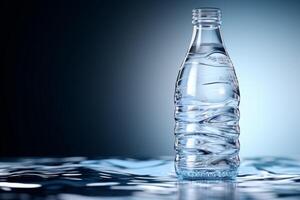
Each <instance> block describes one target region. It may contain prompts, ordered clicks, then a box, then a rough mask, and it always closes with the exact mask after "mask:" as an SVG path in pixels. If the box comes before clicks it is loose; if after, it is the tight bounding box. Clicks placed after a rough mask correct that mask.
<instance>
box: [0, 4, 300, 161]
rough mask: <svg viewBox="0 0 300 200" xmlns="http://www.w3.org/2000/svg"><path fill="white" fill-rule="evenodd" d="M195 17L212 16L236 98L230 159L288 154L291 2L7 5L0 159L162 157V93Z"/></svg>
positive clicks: (167, 148) (169, 120)
mask: <svg viewBox="0 0 300 200" xmlns="http://www.w3.org/2000/svg"><path fill="white" fill-rule="evenodd" d="M15 6H19V8H18V9H15ZM202 6H204V7H207V6H209V7H218V8H221V10H222V14H223V15H222V21H223V24H222V34H223V39H224V41H225V45H226V48H227V51H228V52H229V55H230V57H231V59H232V61H233V63H234V66H235V70H236V73H237V76H238V80H239V84H240V91H241V105H240V111H241V120H240V127H241V135H240V143H241V152H240V154H241V156H242V157H245V156H259V155H299V154H300V148H299V144H298V143H299V140H300V135H299V131H298V116H299V112H300V106H299V104H298V102H299V100H300V94H299V89H298V86H299V85H300V78H299V77H300V76H299V75H300V66H299V58H298V57H299V56H298V54H299V52H300V45H299V43H300V41H299V36H300V21H299V20H300V12H299V10H300V3H299V1H292V0H287V1H278V0H272V1H271V0H270V1H259V0H254V1H237V0H236V1H231V0H230V1H225V0H224V1H221V0H219V1H216V0H207V1H204V0H197V1H191V0H185V1H179V0H178V1H171V0H169V1H134V0H130V1H117V0H114V1H88V2H85V1H72V3H70V2H67V1H59V3H57V2H56V3H55V2H50V1H49V2H48V3H45V2H44V3H32V5H31V4H30V5H29V4H27V3H26V4H24V5H21V4H20V5H15V4H13V5H10V6H8V7H9V8H8V9H6V10H7V12H8V14H7V15H8V17H6V18H7V19H8V22H7V23H8V24H6V25H5V26H4V27H6V28H4V29H3V30H4V33H7V37H3V38H2V39H3V40H5V41H4V45H3V48H4V51H5V56H6V60H5V64H4V65H2V66H3V67H2V69H4V70H3V73H2V76H3V78H2V84H1V87H2V89H3V90H2V93H1V110H2V112H1V127H2V130H1V136H0V137H1V138H0V139H1V147H0V154H1V155H2V156H10V155H13V156H15V155H42V156H43V155H120V156H158V155H173V154H174V151H173V142H174V135H173V129H174V119H173V113H174V105H173V95H174V86H175V81H176V77H177V73H178V70H179V67H180V65H181V63H182V61H183V59H184V56H185V54H186V51H187V48H188V46H189V43H190V39H191V34H192V24H191V11H192V9H193V8H196V7H202ZM15 16H17V17H15ZM9 20H10V21H9ZM16 21H17V22H18V23H16Z"/></svg>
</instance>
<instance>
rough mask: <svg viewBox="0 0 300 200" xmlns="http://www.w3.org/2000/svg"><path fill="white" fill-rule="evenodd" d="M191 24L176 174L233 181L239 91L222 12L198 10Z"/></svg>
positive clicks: (179, 103) (180, 85)
mask: <svg viewBox="0 0 300 200" xmlns="http://www.w3.org/2000/svg"><path fill="white" fill-rule="evenodd" d="M192 22H193V35H192V41H191V45H190V48H189V51H188V53H187V55H186V58H185V60H184V62H183V64H182V66H181V68H180V71H179V74H178V77H177V82H176V90H175V107H176V109H175V122H176V123H175V150H176V157H175V170H176V173H177V175H178V177H179V178H182V179H234V178H235V177H236V175H237V168H238V166H239V162H240V161H239V148H240V147H239V133H240V129H239V108H238V107H239V101H240V93H239V86H238V81H237V78H236V74H235V71H234V67H233V65H232V62H231V60H230V58H229V56H228V53H227V51H226V50H225V47H224V45H223V42H222V38H221V34H220V24H221V11H220V10H219V9H217V8H200V9H194V10H193V21H192Z"/></svg>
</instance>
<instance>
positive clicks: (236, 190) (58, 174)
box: [0, 157, 300, 200]
mask: <svg viewBox="0 0 300 200" xmlns="http://www.w3.org/2000/svg"><path fill="white" fill-rule="evenodd" d="M0 198H1V199H7V200H8V199H9V200H11V199H21V200H22V199H24V200H25V199H31V198H32V199H48V200H53V199H60V200H71V199H72V200H77V199H83V200H90V199H108V200H111V199H114V200H116V199H117V200H118V199H129V200H131V199H133V200H135V199H152V200H153V199H158V200H159V199H180V200H181V199H182V200H196V199H197V200H199V199H247V200H248V199H300V162H299V160H298V159H291V158H283V157H260V158H249V159H244V160H242V162H241V166H240V168H239V175H238V177H237V179H236V180H235V181H179V180H177V178H176V176H175V173H174V163H173V160H172V159H171V158H168V157H164V158H157V159H129V158H128V159H125V158H105V159H103V158H102V159H100V158H99V159H93V160H91V159H87V158H84V157H72V158H39V159H30V158H26V159H25V158H22V159H15V160H6V161H1V162H0Z"/></svg>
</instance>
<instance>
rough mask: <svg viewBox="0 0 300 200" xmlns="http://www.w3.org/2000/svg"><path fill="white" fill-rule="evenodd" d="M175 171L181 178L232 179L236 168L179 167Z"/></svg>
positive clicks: (235, 174)
mask: <svg viewBox="0 0 300 200" xmlns="http://www.w3.org/2000/svg"><path fill="white" fill-rule="evenodd" d="M176 173H177V176H178V178H179V179H181V180H234V179H235V178H236V176H237V169H225V170H224V169H223V170H220V169H180V170H177V171H176Z"/></svg>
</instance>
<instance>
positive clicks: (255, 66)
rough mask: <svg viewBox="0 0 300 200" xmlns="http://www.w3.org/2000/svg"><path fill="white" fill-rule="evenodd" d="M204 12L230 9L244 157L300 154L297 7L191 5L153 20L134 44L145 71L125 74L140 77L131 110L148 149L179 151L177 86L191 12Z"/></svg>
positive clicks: (226, 24)
mask: <svg viewBox="0 0 300 200" xmlns="http://www.w3.org/2000/svg"><path fill="white" fill-rule="evenodd" d="M200 6H214V7H219V8H221V9H222V13H223V16H222V19H223V20H222V21H223V24H222V34H223V39H224V41H225V45H226V48H227V50H228V52H229V54H230V57H231V59H232V61H233V63H234V65H235V69H236V73H237V76H238V79H239V84H240V90H241V105H240V111H241V119H240V127H241V135H240V142H241V152H240V154H241V156H242V157H243V156H257V155H291V154H292V155H295V154H299V153H300V148H299V140H300V136H299V131H298V126H297V125H298V120H299V118H298V114H299V111H300V107H299V104H298V102H299V100H300V96H299V84H300V82H299V81H300V79H299V75H300V67H299V61H298V57H299V56H298V53H299V52H300V46H299V38H298V37H299V36H300V26H299V25H300V24H299V19H300V12H299V4H298V3H297V2H296V1H294V2H292V1H234V2H233V1H185V3H178V2H174V3H171V4H166V5H164V6H160V9H158V10H156V12H154V11H152V13H151V14H149V15H148V14H146V15H147V16H148V17H149V18H145V19H144V20H146V21H143V28H142V29H141V30H138V28H137V30H136V31H138V32H139V33H138V35H137V37H136V38H135V40H134V41H133V42H132V45H129V46H128V52H130V54H131V57H130V56H129V58H130V59H132V60H134V61H135V65H136V66H138V67H137V68H138V69H137V68H133V69H132V70H129V71H128V74H126V75H125V76H124V77H128V76H130V75H131V74H135V73H137V72H138V77H136V78H137V80H136V81H133V82H134V83H133V85H135V87H133V85H131V86H132V87H133V88H132V90H133V91H132V93H130V98H132V97H133V96H134V95H136V94H137V97H134V102H131V103H132V106H130V107H129V108H130V110H131V111H132V109H133V110H134V113H138V116H131V118H130V119H131V120H132V121H131V122H130V123H131V124H132V127H134V129H135V131H134V132H136V135H141V134H142V135H143V138H144V139H145V140H147V142H142V144H143V146H144V147H145V149H144V150H143V151H145V152H147V153H148V152H149V153H150V152H151V153H155V154H171V153H172V150H171V149H172V148H171V146H172V144H173V137H172V132H173V126H174V122H173V92H174V83H175V78H176V75H177V72H178V68H179V66H180V65H181V62H182V61H183V58H184V55H185V53H186V50H187V47H188V45H189V42H190V41H189V40H190V38H191V10H192V8H193V7H200ZM141 45H143V48H142V49H139V48H136V46H141ZM141 68H142V69H141ZM134 124H136V125H137V126H134ZM145 140H144V141H145Z"/></svg>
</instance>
